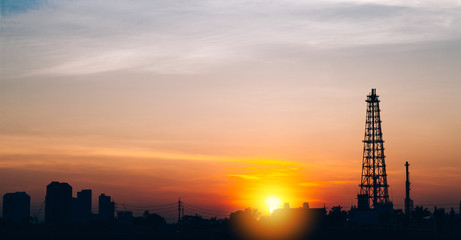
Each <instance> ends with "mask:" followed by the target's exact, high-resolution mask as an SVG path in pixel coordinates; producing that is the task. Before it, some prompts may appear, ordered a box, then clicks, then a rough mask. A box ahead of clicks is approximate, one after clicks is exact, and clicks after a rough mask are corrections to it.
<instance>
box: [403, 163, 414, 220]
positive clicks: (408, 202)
mask: <svg viewBox="0 0 461 240" xmlns="http://www.w3.org/2000/svg"><path fill="white" fill-rule="evenodd" d="M409 166H410V164H409V163H408V161H407V162H406V163H405V167H406V181H405V215H406V216H407V217H410V215H411V212H412V210H413V200H411V198H410V172H409V171H408V167H409Z"/></svg>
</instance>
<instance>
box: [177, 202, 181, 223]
mask: <svg viewBox="0 0 461 240" xmlns="http://www.w3.org/2000/svg"><path fill="white" fill-rule="evenodd" d="M179 221H181V198H179V200H178V223H179Z"/></svg>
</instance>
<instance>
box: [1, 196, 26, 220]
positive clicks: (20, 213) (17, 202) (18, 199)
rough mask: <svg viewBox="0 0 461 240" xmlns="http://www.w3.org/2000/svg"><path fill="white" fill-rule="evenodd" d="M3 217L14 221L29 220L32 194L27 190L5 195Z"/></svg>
mask: <svg viewBox="0 0 461 240" xmlns="http://www.w3.org/2000/svg"><path fill="white" fill-rule="evenodd" d="M3 218H4V219H5V220H10V221H14V222H22V221H29V218H30V196H29V195H27V194H26V193H25V192H15V193H7V194H5V195H3Z"/></svg>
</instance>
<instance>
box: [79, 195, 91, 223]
mask: <svg viewBox="0 0 461 240" xmlns="http://www.w3.org/2000/svg"><path fill="white" fill-rule="evenodd" d="M91 196H92V194H91V189H84V190H82V191H80V192H78V193H77V204H78V210H79V214H80V216H81V217H82V218H83V220H90V219H91Z"/></svg>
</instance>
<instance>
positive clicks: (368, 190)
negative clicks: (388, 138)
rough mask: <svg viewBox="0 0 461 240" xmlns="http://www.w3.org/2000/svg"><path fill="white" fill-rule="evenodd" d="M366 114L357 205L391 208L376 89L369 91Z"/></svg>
mask: <svg viewBox="0 0 461 240" xmlns="http://www.w3.org/2000/svg"><path fill="white" fill-rule="evenodd" d="M366 102H367V113H366V122H365V137H364V140H363V159H362V179H361V182H360V194H359V195H358V199H359V205H360V207H361V208H362V209H364V208H367V206H363V205H364V204H368V202H369V200H372V204H373V208H377V207H380V206H391V205H392V203H391V202H390V201H389V190H388V187H389V185H388V184H387V173H386V162H385V155H384V140H383V133H382V130H381V110H380V108H379V102H380V101H379V99H378V95H376V89H371V93H370V95H368V96H367V99H366Z"/></svg>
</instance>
